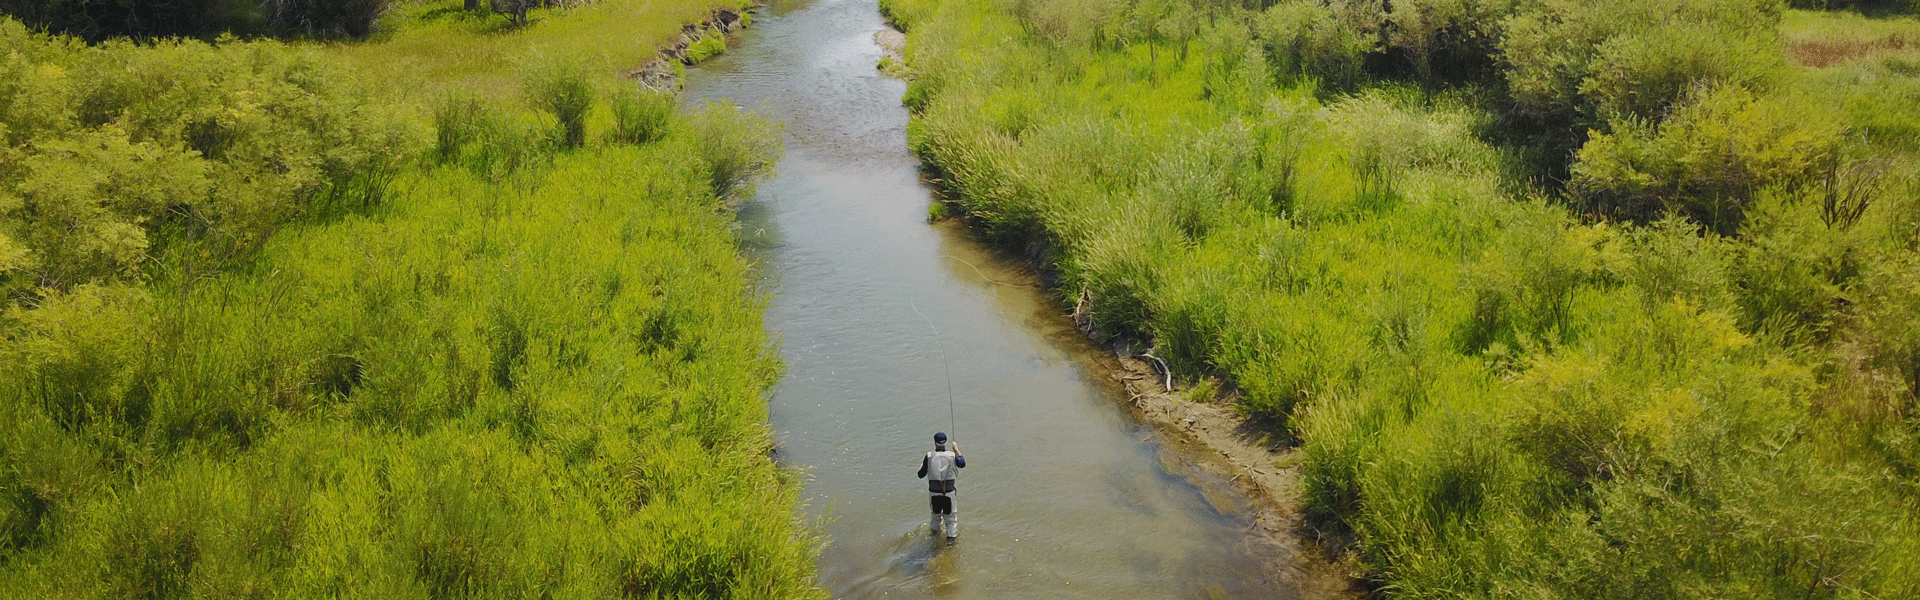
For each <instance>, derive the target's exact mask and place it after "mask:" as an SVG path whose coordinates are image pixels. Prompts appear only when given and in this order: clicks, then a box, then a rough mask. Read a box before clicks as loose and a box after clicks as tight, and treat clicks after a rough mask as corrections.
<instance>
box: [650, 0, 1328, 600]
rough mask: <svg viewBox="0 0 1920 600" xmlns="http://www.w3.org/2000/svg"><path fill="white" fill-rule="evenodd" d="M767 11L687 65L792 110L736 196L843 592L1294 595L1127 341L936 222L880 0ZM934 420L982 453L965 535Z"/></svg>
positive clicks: (833, 585) (780, 392)
mask: <svg viewBox="0 0 1920 600" xmlns="http://www.w3.org/2000/svg"><path fill="white" fill-rule="evenodd" d="M754 21H755V23H754V26H753V27H751V28H749V29H747V30H746V32H745V33H744V34H743V35H742V36H741V40H740V41H741V44H740V45H739V46H738V47H736V48H734V49H732V50H730V51H729V52H728V53H727V54H725V55H722V56H721V57H720V58H718V59H716V60H715V61H714V62H711V63H709V64H708V65H706V66H703V67H701V68H698V69H693V70H692V71H691V72H690V73H689V82H688V84H689V85H688V87H687V90H686V93H685V97H686V100H685V101H686V102H689V103H697V102H702V101H707V100H715V99H721V98H725V99H730V100H732V101H734V102H736V103H738V104H741V105H743V106H748V107H751V108H753V109H754V110H757V111H760V112H762V113H763V114H766V115H768V116H771V117H773V118H775V119H778V120H781V121H784V122H785V123H786V124H787V126H786V130H785V134H784V135H785V143H786V154H785V155H784V157H783V158H782V159H781V161H780V163H779V165H777V167H776V171H777V172H776V174H775V175H773V176H771V177H770V178H768V179H767V180H765V181H762V182H761V183H760V185H759V188H758V192H757V195H756V197H755V198H754V199H752V200H750V201H748V202H746V203H743V204H742V205H741V207H740V213H739V215H738V216H739V219H740V222H741V230H740V237H741V242H740V243H741V247H742V248H743V249H744V250H745V251H746V252H748V253H749V254H750V255H751V256H753V258H754V259H755V260H757V261H758V262H759V264H760V268H761V270H762V273H763V286H764V288H765V290H766V291H767V292H769V293H771V294H772V295H773V297H772V302H771V305H770V306H769V307H768V310H767V313H766V324H767V328H768V330H769V331H771V332H772V333H773V334H774V335H775V336H776V337H777V338H778V339H779V340H780V352H781V355H782V358H783V359H784V360H785V361H786V364H787V372H786V376H785V377H784V378H783V379H782V380H781V381H780V382H779V384H778V385H776V387H775V389H774V392H773V398H772V401H771V406H770V415H769V420H770V421H771V423H772V426H773V428H774V430H775V432H776V435H777V436H778V438H779V442H780V447H781V451H780V453H779V455H778V456H777V457H776V458H777V460H779V461H781V462H782V463H783V464H789V465H792V466H794V467H797V468H800V469H803V470H804V471H805V472H806V474H807V478H808V479H807V485H806V489H805V491H804V493H803V500H804V501H805V502H806V505H805V507H804V508H803V511H804V512H805V515H806V516H807V517H808V518H809V519H813V520H815V521H816V522H819V523H821V524H822V525H821V527H822V533H823V534H824V536H825V537H826V539H827V540H828V543H827V545H826V547H825V548H824V549H823V550H822V552H821V556H820V561H819V567H820V573H819V577H820V583H821V585H822V586H824V587H825V588H826V589H828V590H829V591H831V592H832V593H833V594H834V595H835V596H837V597H842V598H877V597H904V598H1041V597H1044V598H1291V597H1297V592H1296V591H1295V590H1294V589H1293V587H1292V584H1291V583H1289V582H1288V581H1286V580H1285V578H1284V577H1282V576H1281V575H1280V573H1281V572H1283V571H1284V570H1285V569H1286V568H1287V565H1289V564H1290V563H1289V562H1288V560H1289V559H1288V557H1287V556H1285V552H1284V551H1283V550H1281V549H1278V548H1275V547H1273V546H1272V545H1271V544H1267V543H1265V542H1264V540H1263V539H1262V538H1259V537H1258V536H1255V535H1252V534H1251V533H1250V532H1249V528H1250V525H1251V524H1252V514H1251V512H1252V511H1251V505H1250V504H1249V503H1248V500H1247V499H1246V498H1245V497H1243V496H1239V495H1238V494H1236V493H1234V492H1233V491H1232V486H1231V485H1229V482H1227V481H1226V480H1225V479H1224V478H1222V477H1220V476H1218V475H1214V474H1213V473H1212V471H1210V470H1208V469H1206V468H1201V467H1199V466H1196V462H1195V457H1196V456H1197V455H1196V454H1194V453H1193V452H1191V451H1189V450H1186V449H1185V446H1184V445H1182V444H1179V443H1172V442H1169V441H1167V440H1164V439H1162V438H1161V437H1160V436H1159V435H1158V434H1157V433H1156V432H1154V431H1153V430H1151V429H1148V428H1144V427H1142V426H1141V425H1140V424H1139V423H1138V422H1136V421H1135V420H1133V419H1132V418H1131V417H1130V416H1129V415H1128V413H1127V411H1126V410H1125V409H1124V408H1123V402H1124V400H1125V397H1124V396H1123V395H1119V394H1120V392H1119V387H1118V385H1116V383H1115V382H1114V381H1113V380H1112V379H1111V377H1110V373H1111V371H1110V369H1111V359H1110V357H1107V356H1105V355H1103V354H1102V352H1101V350H1100V349H1099V348H1096V347H1094V345H1093V344H1091V343H1089V342H1088V341H1087V340H1086V339H1085V338H1084V337H1082V336H1080V335H1079V334H1078V332H1077V331H1075V330H1074V329H1073V326H1072V324H1071V323H1070V322H1068V320H1067V319H1066V317H1065V316H1064V315H1063V314H1062V312H1061V310H1060V308H1059V305H1058V303H1057V302H1056V301H1055V300H1054V299H1053V298H1051V297H1050V296H1048V295H1047V294H1046V293H1045V292H1044V291H1043V290H1040V289H1039V288H1038V286H1037V285H1036V283H1037V282H1036V281H1034V280H1033V277H1032V276H1031V275H1030V274H1028V273H1024V272H1022V271H1021V269H1019V268H1017V267H1016V266H1015V265H1014V264H1013V263H1012V262H1010V261H1009V260H1007V257H1006V256H1004V255H1002V254H1001V253H1000V252H998V251H996V250H994V249H992V248H988V247H986V246H983V245H982V244H980V243H979V242H978V241H977V240H975V239H974V238H973V236H972V234H971V233H970V232H968V231H967V230H965V229H963V228H960V227H957V226H954V225H952V224H942V225H938V226H929V225H927V223H926V214H927V206H928V203H929V202H930V201H931V198H932V190H931V189H930V188H928V187H927V185H926V184H925V183H924V182H923V181H922V180H921V172H920V164H919V162H918V161H917V160H916V159H915V158H914V157H913V155H912V154H911V153H909V152H908V150H907V147H906V134H905V127H906V124H907V112H906V110H905V109H904V108H902V107H901V106H900V96H901V94H902V93H903V92H904V91H905V84H904V83H902V82H900V81H898V80H894V79H889V78H886V77H883V76H881V75H880V74H879V73H878V72H877V70H876V69H875V68H874V67H875V64H876V63H877V62H878V61H879V59H880V49H879V48H878V46H876V45H875V44H874V42H873V35H874V33H875V32H876V31H878V30H879V29H880V28H881V26H882V23H881V19H880V16H879V12H878V9H877V7H876V6H875V4H874V1H873V0H808V1H806V2H773V3H772V4H771V6H770V7H769V8H768V9H765V10H763V11H762V12H761V13H759V14H757V15H755V18H754ZM922 314H924V315H925V316H924V317H923V316H922ZM929 322H931V324H930V323H929ZM949 372H950V377H949ZM949 389H951V396H949ZM934 431H946V432H948V433H951V434H952V435H953V438H954V440H956V441H957V442H958V443H959V444H960V445H961V447H962V449H963V450H964V451H965V452H966V454H967V456H968V461H969V462H968V468H967V469H965V470H963V471H961V474H960V483H959V492H958V493H957V494H956V498H955V507H956V510H957V513H958V514H959V519H960V530H961V534H962V535H961V539H960V540H959V542H958V543H957V544H955V545H953V546H948V545H946V543H945V541H944V540H938V539H935V538H934V536H933V535H931V534H930V533H929V532H928V530H927V516H928V515H927V499H926V492H925V491H924V490H925V489H926V488H925V485H924V483H922V482H921V481H919V480H918V479H916V478H915V476H914V471H915V470H916V469H917V468H918V467H919V462H920V456H921V453H923V452H925V451H927V450H930V449H931V441H932V440H931V439H930V436H931V435H932V433H933V432H934Z"/></svg>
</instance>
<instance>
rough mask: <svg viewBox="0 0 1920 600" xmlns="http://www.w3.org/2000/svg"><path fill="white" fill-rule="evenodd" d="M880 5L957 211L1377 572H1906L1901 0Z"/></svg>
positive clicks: (1753, 578) (1721, 585) (1736, 587)
mask: <svg viewBox="0 0 1920 600" xmlns="http://www.w3.org/2000/svg"><path fill="white" fill-rule="evenodd" d="M882 4H883V6H884V7H885V8H886V9H887V10H888V12H889V14H890V15H891V17H892V18H893V19H894V20H895V21H896V22H897V23H899V24H900V25H901V26H902V27H903V28H905V29H906V30H907V32H908V35H909V48H908V59H909V60H908V62H909V66H910V70H911V76H912V77H913V79H912V83H911V84H910V85H909V88H908V91H907V97H906V99H905V101H906V103H907V105H908V106H909V108H911V109H912V110H913V111H914V112H915V119H914V121H913V123H912V125H911V126H910V129H909V139H910V143H911V144H912V145H913V148H914V149H915V151H916V152H918V153H919V154H920V155H921V156H923V157H925V158H926V159H927V160H928V161H929V162H930V163H932V164H933V165H934V166H935V167H936V168H937V169H939V171H940V173H941V175H942V179H943V182H944V184H945V185H947V186H948V187H949V188H951V190H952V191H953V192H954V197H955V198H956V202H957V203H958V204H959V205H960V206H961V208H963V209H964V210H965V211H966V212H967V214H968V216H969V218H971V219H973V220H975V221H976V222H978V223H980V224H981V225H982V226H983V227H984V228H986V230H987V231H989V232H991V233H992V234H993V235H996V236H1000V237H1002V238H1004V239H1009V240H1018V241H1020V242H1022V243H1023V244H1025V245H1026V246H1027V247H1030V248H1033V247H1037V248H1043V249H1044V250H1043V251H1042V253H1041V254H1042V256H1041V258H1042V259H1043V260H1045V261H1047V262H1049V263H1050V264H1052V265H1054V266H1055V267H1057V269H1058V273H1059V292H1060V295H1061V300H1062V301H1063V303H1064V304H1065V305H1066V306H1067V307H1069V308H1073V309H1076V310H1078V311H1080V312H1082V313H1083V314H1085V315H1088V316H1090V317H1092V320H1093V321H1094V322H1095V323H1097V324H1098V329H1099V331H1100V335H1102V336H1103V337H1111V338H1113V339H1114V340H1116V343H1120V342H1122V341H1124V340H1134V341H1136V342H1138V343H1139V345H1136V346H1135V350H1136V351H1145V350H1147V349H1148V348H1151V351H1152V352H1154V353H1155V354H1156V355H1158V356H1162V357H1164V358H1165V359H1166V360H1167V361H1168V362H1169V363H1171V364H1172V365H1173V367H1174V369H1175V370H1176V371H1177V372H1179V373H1180V374H1181V375H1182V377H1184V378H1189V379H1191V378H1199V377H1206V376H1219V377H1222V378H1224V379H1225V380H1226V381H1227V382H1229V383H1231V384H1232V386H1231V388H1230V389H1231V390H1232V391H1233V392H1234V394H1233V397H1236V398H1237V402H1238V406H1239V407H1240V408H1241V409H1243V410H1245V411H1246V412H1247V413H1248V414H1249V415H1250V416H1254V417H1257V418H1260V419H1262V420H1264V421H1266V422H1268V423H1271V424H1272V426H1273V431H1274V432H1275V433H1276V434H1277V436H1278V437H1280V438H1282V439H1287V440H1291V441H1292V442H1293V443H1296V444H1298V446H1299V448H1300V450H1301V453H1300V457H1301V458H1300V460H1301V465H1300V467H1301V469H1302V473H1303V479H1304V481H1305V489H1304V491H1303V492H1302V497H1301V501H1302V505H1303V509H1304V511H1305V513H1306V518H1307V522H1308V524H1309V526H1310V527H1311V528H1313V529H1314V530H1315V531H1316V532H1317V533H1318V534H1320V535H1322V536H1324V538H1325V539H1327V540H1328V541H1330V542H1332V543H1334V544H1336V545H1338V546H1340V547H1343V548H1345V549H1347V553H1346V556H1347V557H1348V558H1349V559H1351V560H1353V561H1355V563H1356V564H1358V565H1359V566H1360V567H1361V568H1362V569H1363V570H1364V572H1365V573H1366V576H1367V577H1368V578H1369V579H1370V580H1371V581H1373V582H1374V584H1376V585H1378V586H1380V587H1381V588H1382V589H1384V590H1385V591H1386V592H1387V593H1389V594H1390V595H1393V596H1396V597H1408V598H1457V597H1529V598H1650V597H1652V598H1664V597H1795V598H1814V597H1820V598H1830V597H1844V598H1904V597H1920V517H1916V515H1920V406H1917V405H1916V398H1917V397H1920V328H1916V327H1915V326H1914V320H1915V317H1916V316H1920V253H1916V251H1920V175H1916V173H1917V172H1920V161H1917V160H1916V152H1920V53H1916V50H1915V48H1916V45H1915V44H1916V41H1917V40H1920V19H1916V18H1914V17H1912V16H1901V15H1903V14H1911V12H1912V11H1913V10H1914V9H1915V8H1916V7H1915V6H1914V5H1913V4H1912V3H1910V2H1900V1H1889V2H1858V3H1844V2H1833V3H1796V6H1800V5H1801V4H1807V5H1809V6H1806V7H1803V8H1829V7H1831V8H1851V9H1857V10H1860V11H1863V12H1832V13H1828V12H1810V11H1803V10H1796V9H1790V8H1789V7H1787V6H1785V5H1784V4H1783V3H1781V2H1779V1H1777V0H1709V1H1704V2H1670V1H1655V0H1606V1H1600V2H1575V1H1562V0H1518V1H1515V0H1406V1H1396V2H1391V3H1383V2H1377V1H1350V0H1281V1H1278V2H1275V1H1272V0H1263V1H1257V2H1256V1H1246V2H1242V1H1236V0H1224V1H1223V0H989V1H978V0H884V1H883V2H882ZM1815 4H1817V5H1819V6H1811V5H1815ZM1035 242H1038V243H1035ZM1199 387H1201V388H1205V387H1207V386H1199Z"/></svg>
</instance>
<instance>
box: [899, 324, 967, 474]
mask: <svg viewBox="0 0 1920 600" xmlns="http://www.w3.org/2000/svg"><path fill="white" fill-rule="evenodd" d="M907 306H911V307H913V312H914V314H917V315H920V318H921V319H925V320H926V321H927V329H928V330H931V331H933V342H934V344H935V345H938V346H939V347H940V368H941V369H944V370H945V371H946V372H947V431H951V432H953V433H949V434H947V439H950V440H953V441H954V442H956V443H957V442H959V441H960V427H959V426H958V425H957V424H956V423H957V421H955V420H954V418H953V367H952V366H950V365H949V364H948V363H947V345H946V343H945V342H942V341H940V328H939V327H934V326H933V319H930V318H927V313H923V312H920V305H919V304H916V303H915V302H914V300H913V297H912V296H908V297H907Z"/></svg>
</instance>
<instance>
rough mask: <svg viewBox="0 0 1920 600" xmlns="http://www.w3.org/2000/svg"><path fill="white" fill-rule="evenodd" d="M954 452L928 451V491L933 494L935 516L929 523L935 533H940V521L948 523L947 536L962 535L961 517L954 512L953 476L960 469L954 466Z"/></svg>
mask: <svg viewBox="0 0 1920 600" xmlns="http://www.w3.org/2000/svg"><path fill="white" fill-rule="evenodd" d="M953 459H954V454H953V452H952V451H949V450H940V451H935V452H928V453H927V462H926V464H927V492H928V493H929V494H932V496H931V500H932V504H933V517H932V518H931V519H929V521H928V525H930V526H932V527H933V532H934V533H940V522H941V521H942V520H945V521H946V523H947V537H948V538H953V537H957V536H959V535H960V518H959V517H957V516H955V515H954V513H953V478H954V476H955V475H958V474H959V472H960V469H957V468H955V467H954V464H953V463H954V461H953Z"/></svg>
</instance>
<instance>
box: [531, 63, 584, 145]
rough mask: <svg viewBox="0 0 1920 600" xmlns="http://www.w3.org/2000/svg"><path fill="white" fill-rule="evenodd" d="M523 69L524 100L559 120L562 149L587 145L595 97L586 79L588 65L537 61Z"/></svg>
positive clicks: (558, 137) (559, 138)
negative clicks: (588, 118)
mask: <svg viewBox="0 0 1920 600" xmlns="http://www.w3.org/2000/svg"><path fill="white" fill-rule="evenodd" d="M523 68H524V72H523V74H522V77H523V78H524V83H523V85H524V87H525V90H526V95H527V101H528V102H531V103H533V105H534V107H536V108H538V109H540V110H543V111H546V112H547V114H550V115H553V117H554V119H556V120H558V121H559V130H558V132H557V133H558V135H556V136H554V137H555V138H557V139H558V140H559V141H560V144H561V146H562V147H565V148H579V147H581V146H583V145H585V144H586V143H587V114H588V113H589V112H591V111H592V110H593V101H594V97H595V96H596V94H595V92H594V86H593V82H591V81H589V80H588V75H587V71H588V68H587V65H586V64H585V63H583V62H580V61H575V60H568V59H558V58H554V59H546V58H536V59H534V60H532V61H530V62H529V63H528V64H527V65H526V66H525V67H523Z"/></svg>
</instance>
